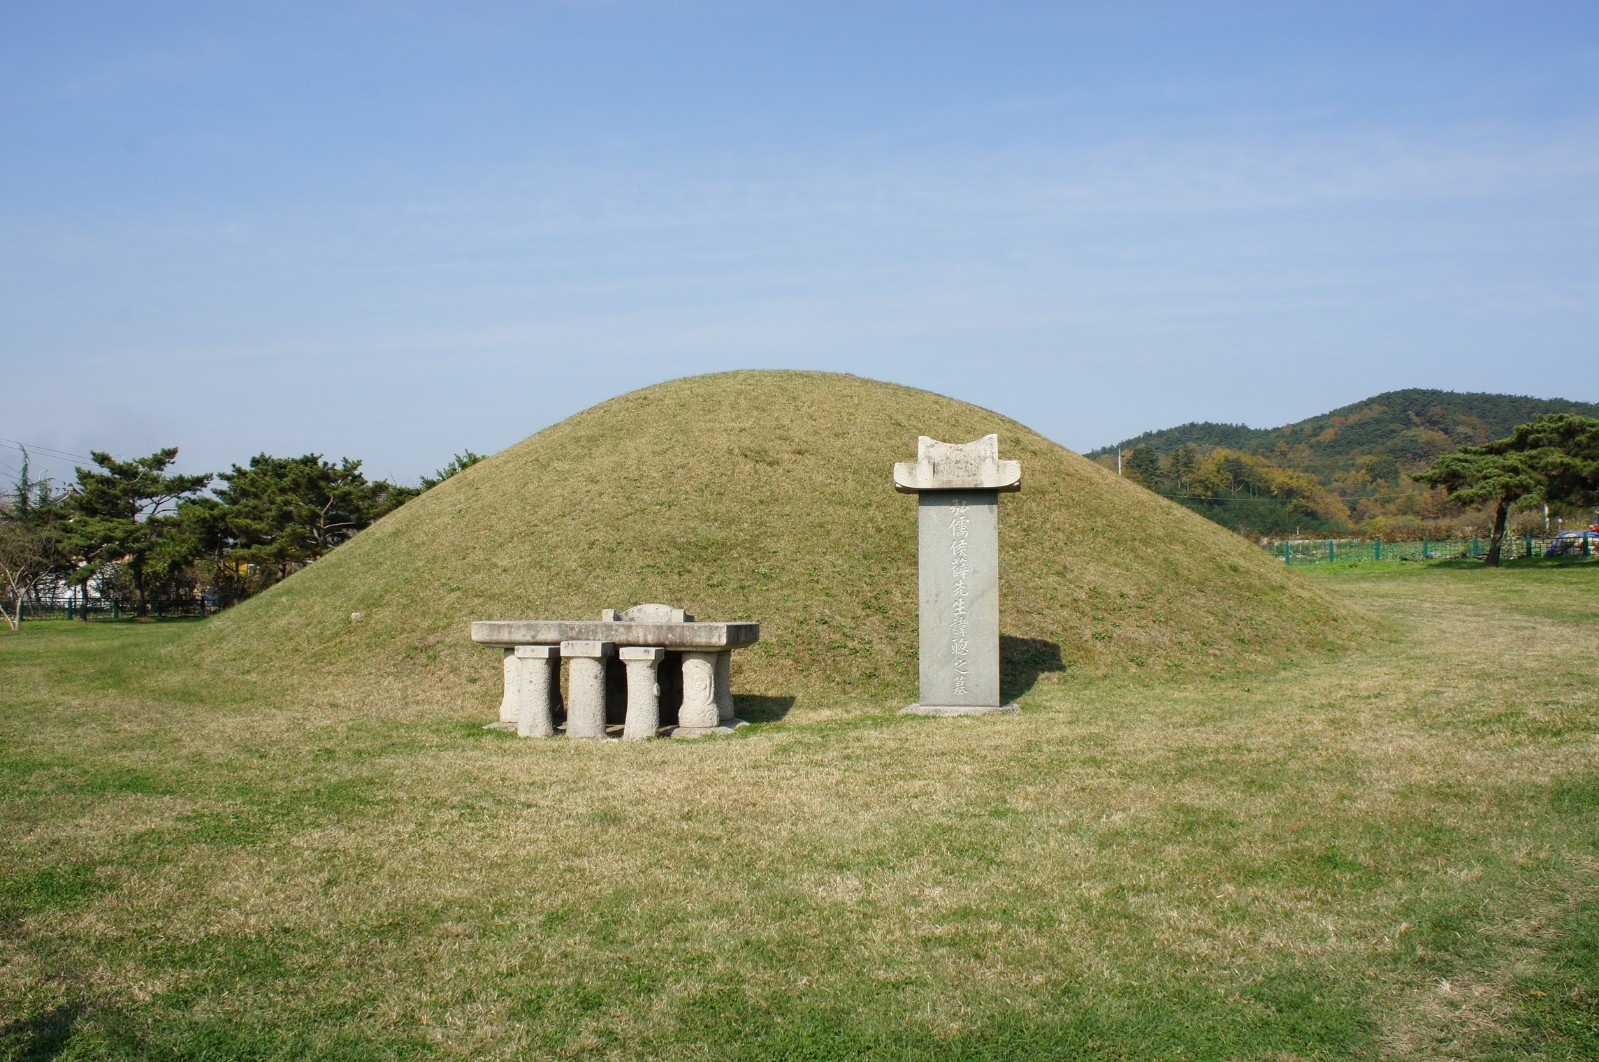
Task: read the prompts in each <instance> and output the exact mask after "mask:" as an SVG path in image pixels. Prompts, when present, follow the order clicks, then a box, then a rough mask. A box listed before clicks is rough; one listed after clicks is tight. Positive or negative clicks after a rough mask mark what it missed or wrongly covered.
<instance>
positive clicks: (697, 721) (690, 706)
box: [677, 649, 722, 730]
mask: <svg viewBox="0 0 1599 1062" xmlns="http://www.w3.org/2000/svg"><path fill="white" fill-rule="evenodd" d="M721 655H722V654H721V653H715V652H709V653H708V652H699V651H696V650H692V649H687V650H684V652H683V707H681V708H679V709H678V711H677V725H678V726H680V727H688V728H690V729H696V730H698V729H708V728H710V727H714V726H716V725H717V724H718V723H719V722H720V721H721V717H722V716H721V710H720V706H719V705H718V704H717V702H716V670H717V668H716V658H717V657H718V656H721Z"/></svg>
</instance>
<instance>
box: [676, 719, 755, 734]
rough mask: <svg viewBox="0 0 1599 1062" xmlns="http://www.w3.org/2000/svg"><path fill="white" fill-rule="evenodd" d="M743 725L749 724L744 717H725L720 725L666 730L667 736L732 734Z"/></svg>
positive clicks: (677, 727) (680, 727) (678, 727)
mask: <svg viewBox="0 0 1599 1062" xmlns="http://www.w3.org/2000/svg"><path fill="white" fill-rule="evenodd" d="M741 726H749V723H747V722H746V721H744V720H743V719H737V718H734V719H724V720H722V722H721V724H720V725H719V726H674V727H672V728H671V729H669V730H667V731H666V732H665V735H664V736H666V737H674V738H697V737H710V736H711V735H713V734H731V733H732V732H733V731H735V730H737V729H738V728H739V727H741Z"/></svg>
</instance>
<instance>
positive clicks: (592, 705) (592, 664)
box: [561, 641, 616, 738]
mask: <svg viewBox="0 0 1599 1062" xmlns="http://www.w3.org/2000/svg"><path fill="white" fill-rule="evenodd" d="M615 655H616V643H615V642H590V641H584V642H562V643H561V656H562V657H563V658H565V659H566V660H567V661H569V663H568V666H567V672H566V680H567V703H566V736H567V737H574V738H602V737H604V736H605V658H606V657H608V656H615Z"/></svg>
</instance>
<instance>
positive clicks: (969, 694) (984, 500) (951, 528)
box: [894, 435, 1022, 715]
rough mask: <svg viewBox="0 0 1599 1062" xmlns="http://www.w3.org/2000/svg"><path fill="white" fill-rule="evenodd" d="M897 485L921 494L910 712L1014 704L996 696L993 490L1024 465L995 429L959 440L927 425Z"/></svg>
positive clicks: (1016, 478) (1015, 479) (963, 711)
mask: <svg viewBox="0 0 1599 1062" xmlns="http://www.w3.org/2000/svg"><path fill="white" fill-rule="evenodd" d="M894 489H895V490H897V491H899V492H900V493H902V494H915V495H916V496H917V519H918V525H919V526H918V536H917V541H918V548H919V551H920V564H919V572H920V575H919V581H920V591H921V593H920V602H921V605H920V627H921V646H920V649H921V652H920V672H921V698H920V700H918V701H917V703H915V704H913V705H910V706H909V707H907V708H905V709H903V710H902V714H910V715H988V714H991V713H995V712H1015V711H1019V710H1020V709H1018V708H1017V707H1016V705H1014V704H1002V703H1000V698H999V495H1000V492H1001V491H1014V490H1021V489H1022V466H1021V463H1020V462H1018V461H1001V460H1000V459H999V436H998V435H985V436H983V437H982V438H981V439H978V440H977V441H975V442H969V443H965V444H960V443H942V442H939V441H938V440H936V439H929V438H928V437H927V436H925V435H923V436H921V437H919V438H918V439H917V440H916V460H915V461H901V462H899V463H897V464H895V465H894Z"/></svg>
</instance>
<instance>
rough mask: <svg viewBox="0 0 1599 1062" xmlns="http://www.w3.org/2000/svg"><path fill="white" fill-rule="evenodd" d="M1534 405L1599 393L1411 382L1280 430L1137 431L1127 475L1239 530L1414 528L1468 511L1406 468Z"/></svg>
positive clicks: (1586, 412)
mask: <svg viewBox="0 0 1599 1062" xmlns="http://www.w3.org/2000/svg"><path fill="white" fill-rule="evenodd" d="M1542 413H1575V414H1578V415H1580V416H1586V417H1599V403H1593V402H1576V401H1572V400H1571V399H1566V398H1528V397H1525V396H1522V395H1499V394H1460V393H1457V392H1454V391H1437V390H1428V389H1423V388H1409V389H1407V390H1403V391H1388V392H1385V393H1383V394H1380V395H1377V396H1375V397H1373V398H1368V399H1366V400H1364V401H1362V402H1355V403H1352V404H1351V405H1347V406H1342V407H1340V408H1338V409H1335V410H1333V411H1331V412H1330V413H1323V414H1322V415H1320V416H1317V417H1311V418H1309V419H1308V420H1302V421H1299V422H1297V423H1294V424H1286V425H1284V426H1282V427H1280V428H1250V427H1247V426H1245V425H1242V424H1215V423H1197V424H1184V425H1181V426H1180V427H1176V428H1167V429H1165V430H1163V431H1153V432H1146V433H1145V434H1143V435H1140V436H1138V437H1137V438H1134V439H1130V440H1128V441H1127V442H1124V443H1122V446H1121V451H1122V459H1123V463H1124V466H1125V467H1124V471H1125V474H1126V475H1128V476H1129V477H1130V478H1132V479H1134V480H1135V481H1137V482H1139V483H1142V484H1144V485H1145V486H1147V487H1149V488H1150V489H1152V490H1155V491H1157V492H1159V493H1161V494H1164V495H1165V496H1167V497H1168V498H1171V499H1172V500H1173V501H1177V502H1179V503H1181V504H1183V505H1185V506H1188V507H1189V508H1191V509H1195V510H1197V511H1199V512H1201V513H1203V514H1204V515H1206V516H1208V517H1210V518H1211V519H1212V520H1215V521H1216V522H1217V523H1220V524H1223V525H1224V526H1228V527H1232V528H1234V529H1235V530H1238V531H1241V532H1245V533H1258V534H1286V533H1295V532H1297V531H1302V530H1315V531H1328V532H1332V531H1347V530H1351V529H1358V530H1360V531H1361V532H1363V533H1366V534H1374V535H1382V536H1406V535H1411V536H1418V537H1419V536H1422V535H1426V534H1438V533H1440V532H1441V531H1446V530H1448V529H1449V528H1450V527H1451V526H1452V525H1453V524H1463V525H1471V524H1472V522H1473V520H1474V519H1475V518H1474V517H1473V515H1472V514H1470V513H1467V512H1465V511H1463V510H1461V509H1460V507H1459V506H1456V505H1454V504H1453V503H1452V502H1450V501H1449V500H1448V499H1446V498H1444V497H1443V496H1442V494H1441V493H1440V492H1438V491H1435V490H1433V489H1432V488H1431V487H1428V486H1427V485H1425V484H1422V483H1418V482H1416V481H1415V480H1414V479H1413V478H1412V474H1413V473H1416V472H1418V471H1419V470H1421V469H1424V468H1426V467H1428V466H1429V465H1430V464H1432V462H1433V460H1434V459H1435V458H1437V457H1438V456H1439V455H1441V454H1446V453H1450V452H1452V451H1454V450H1457V449H1459V448H1460V447H1462V446H1470V445H1475V444H1478V443H1484V442H1488V441H1489V440H1491V439H1500V438H1504V437H1505V436H1507V435H1509V434H1510V432H1511V430H1512V429H1514V428H1515V426H1516V425H1518V424H1524V423H1526V422H1527V421H1529V420H1532V419H1533V418H1534V417H1536V416H1538V415H1539V414H1542ZM1115 454H1116V448H1115V447H1114V446H1107V447H1102V448H1101V449H1099V450H1095V451H1092V452H1090V453H1089V454H1087V455H1086V456H1088V457H1089V458H1091V459H1093V460H1097V461H1098V462H1099V463H1100V464H1102V465H1105V466H1107V467H1109V468H1113V469H1114V468H1115V467H1116V458H1115Z"/></svg>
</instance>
